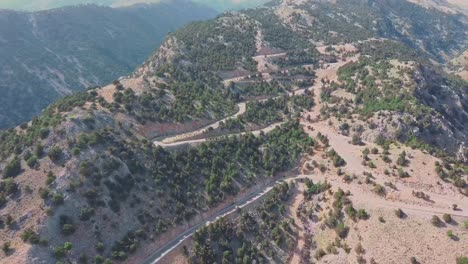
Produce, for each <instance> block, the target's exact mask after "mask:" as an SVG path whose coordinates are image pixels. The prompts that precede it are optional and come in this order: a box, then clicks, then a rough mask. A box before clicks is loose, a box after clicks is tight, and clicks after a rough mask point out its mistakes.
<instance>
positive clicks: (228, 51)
mask: <svg viewBox="0 0 468 264" xmlns="http://www.w3.org/2000/svg"><path fill="white" fill-rule="evenodd" d="M364 14H365V15H364ZM465 20H466V18H464V17H463V16H462V15H460V14H452V13H447V12H443V11H440V10H438V9H428V8H427V7H424V6H420V5H416V4H413V3H409V2H403V1H396V0H379V1H372V2H368V1H360V0H352V1H344V0H343V1H306V0H302V1H299V0H297V1H291V0H284V1H275V2H272V3H270V4H268V5H267V6H266V7H262V8H257V9H247V10H244V11H241V12H229V13H225V14H223V15H221V16H219V17H217V18H215V19H212V20H208V21H203V22H196V23H192V24H189V25H187V26H185V27H183V28H181V29H180V30H178V31H176V32H173V33H171V34H169V35H168V36H167V38H166V40H165V42H164V43H163V44H162V45H161V47H160V48H159V49H158V50H157V51H156V52H155V53H154V54H153V55H151V56H150V57H149V58H148V59H147V61H146V62H145V63H144V64H143V65H142V66H141V67H140V68H139V69H138V70H137V71H136V72H135V73H134V74H132V75H131V76H128V77H125V78H121V79H120V80H119V81H114V82H113V83H112V84H109V85H107V86H103V87H97V88H92V89H88V90H87V91H85V92H81V93H76V94H74V95H72V96H69V97H65V98H63V99H61V100H59V101H57V102H56V103H54V104H52V105H51V106H49V107H48V108H47V109H46V110H45V111H44V113H43V114H41V115H40V116H39V117H38V118H34V119H33V120H32V121H31V122H29V123H28V124H24V125H21V126H19V127H17V128H15V129H10V130H6V131H2V132H0V139H1V141H0V158H1V160H2V162H1V163H0V164H1V165H0V168H1V173H2V176H3V180H2V181H1V184H0V215H1V222H0V223H1V225H0V236H1V237H2V238H4V242H3V244H2V249H3V253H2V255H1V257H2V259H1V260H0V262H2V263H23V262H26V263H53V262H57V261H61V262H72V263H75V262H78V263H114V262H115V263H120V262H123V263H140V262H141V263H153V262H154V261H155V260H158V261H159V262H161V263H213V262H217V263H254V262H255V263H311V262H314V263H315V262H318V263H396V262H410V263H457V262H458V263H465V262H463V261H466V257H467V256H466V252H467V251H468V248H467V246H466V245H467V243H466V241H467V239H468V231H467V225H468V222H467V221H468V214H467V212H468V199H467V197H466V196H467V195H468V185H467V180H468V179H467V170H468V168H467V161H466V158H467V148H466V142H467V138H466V136H467V128H466V123H467V117H468V115H467V109H468V102H467V91H468V84H467V83H466V81H464V80H463V79H461V78H459V77H457V75H455V74H453V71H452V69H451V68H450V67H451V66H449V64H448V63H450V61H451V60H452V58H453V57H455V56H458V55H459V54H461V53H462V52H463V51H464V50H466V48H467V44H468V43H467V39H468V38H467V35H468V32H467V26H466V24H465ZM452 63H453V62H452ZM236 208H238V209H236ZM216 219H218V220H217V221H216ZM207 221H208V222H209V223H207ZM197 229H198V231H196V230H197ZM382 241H385V242H382ZM401 241H405V243H402V242H401Z"/></svg>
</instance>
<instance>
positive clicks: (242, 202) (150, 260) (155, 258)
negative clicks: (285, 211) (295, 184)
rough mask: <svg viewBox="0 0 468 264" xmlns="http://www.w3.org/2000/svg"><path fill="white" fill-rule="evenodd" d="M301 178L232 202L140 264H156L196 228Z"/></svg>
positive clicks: (287, 180) (266, 188)
mask: <svg viewBox="0 0 468 264" xmlns="http://www.w3.org/2000/svg"><path fill="white" fill-rule="evenodd" d="M301 178H304V176H302V175H300V176H297V177H294V178H288V179H286V180H284V179H279V180H276V181H274V182H272V183H270V184H267V185H266V186H264V187H263V188H261V189H260V190H257V191H253V192H251V193H250V194H248V195H246V196H244V197H242V198H240V199H239V200H237V201H236V202H234V203H232V204H230V205H228V206H226V207H225V208H223V209H221V210H220V211H218V212H217V213H216V214H214V215H212V216H210V217H209V218H207V219H204V220H202V221H200V222H199V223H197V224H195V225H194V226H192V227H190V228H189V229H187V230H185V231H184V232H183V233H182V234H180V235H178V236H177V237H176V238H174V239H173V240H172V241H171V242H169V243H167V244H165V245H164V246H162V247H161V248H159V249H158V250H156V251H155V252H154V253H152V254H151V256H149V257H148V258H147V259H146V260H145V261H144V262H142V263H143V264H155V263H158V262H159V261H160V260H161V259H162V258H164V257H165V256H166V255H167V254H169V253H170V252H171V251H172V250H174V249H175V248H177V246H179V245H180V244H181V243H182V242H184V241H185V240H186V239H187V238H189V237H191V236H192V235H193V234H194V233H195V231H197V230H198V228H200V227H202V226H204V225H209V224H210V223H212V222H214V221H216V220H217V219H219V218H221V217H225V216H228V215H230V214H232V213H234V212H235V211H236V210H237V208H243V207H245V206H247V205H249V204H251V203H253V202H255V201H257V200H258V199H260V198H261V197H263V196H264V195H265V194H267V193H268V192H270V191H271V190H272V189H273V187H275V186H276V185H277V184H279V183H282V182H288V183H289V182H291V181H295V180H299V179H301Z"/></svg>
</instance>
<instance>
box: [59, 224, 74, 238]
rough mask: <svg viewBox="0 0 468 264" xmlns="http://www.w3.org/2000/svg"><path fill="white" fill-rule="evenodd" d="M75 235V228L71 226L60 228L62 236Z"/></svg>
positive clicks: (66, 225)
mask: <svg viewBox="0 0 468 264" xmlns="http://www.w3.org/2000/svg"><path fill="white" fill-rule="evenodd" d="M73 233H75V227H74V226H73V224H64V225H63V226H62V234H63V235H65V236H69V235H71V234H73Z"/></svg>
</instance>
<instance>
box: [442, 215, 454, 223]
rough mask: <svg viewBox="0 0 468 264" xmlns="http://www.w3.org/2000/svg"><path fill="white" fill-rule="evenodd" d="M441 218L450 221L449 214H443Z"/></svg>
mask: <svg viewBox="0 0 468 264" xmlns="http://www.w3.org/2000/svg"><path fill="white" fill-rule="evenodd" d="M442 219H444V221H445V223H450V222H452V216H450V215H449V214H444V215H443V216H442Z"/></svg>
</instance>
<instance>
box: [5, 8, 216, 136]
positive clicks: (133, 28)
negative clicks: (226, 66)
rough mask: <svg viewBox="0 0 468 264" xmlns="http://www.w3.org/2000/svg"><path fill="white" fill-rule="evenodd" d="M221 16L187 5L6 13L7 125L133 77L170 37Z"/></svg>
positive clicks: (15, 123)
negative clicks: (65, 99)
mask: <svg viewBox="0 0 468 264" xmlns="http://www.w3.org/2000/svg"><path fill="white" fill-rule="evenodd" d="M215 14H216V12H215V11H214V10H212V9H209V8H208V7H204V6H200V5H196V4H192V3H190V2H187V1H175V2H170V3H161V4H153V5H138V6H130V7H125V8H109V7H103V6H95V5H84V6H76V7H64V8H59V9H54V10H48V11H40V12H31V13H27V12H16V11H9V10H0V61H2V65H1V66H0V78H1V80H2V81H1V83H0V92H1V94H2V96H1V98H0V105H1V106H0V127H1V128H7V127H12V126H15V125H18V124H20V123H22V122H25V121H28V120H30V119H31V117H32V116H34V115H37V114H39V113H40V112H41V110H42V109H44V108H45V107H46V106H47V105H49V104H50V103H52V102H53V101H55V100H57V99H58V98H60V97H62V96H64V95H68V94H70V93H72V92H76V91H81V90H84V89H85V88H88V87H91V86H97V85H102V84H106V83H109V82H111V81H112V80H114V79H118V78H119V77H120V76H123V75H127V74H129V73H131V72H132V71H133V70H134V69H135V68H136V67H137V66H138V65H140V64H141V63H142V62H143V61H144V60H145V59H146V58H147V57H148V56H149V54H151V52H152V51H153V50H154V49H155V48H156V47H157V46H158V45H159V44H160V43H161V41H162V40H163V39H164V36H165V35H166V34H167V33H168V32H171V31H173V30H175V29H177V28H178V27H179V26H181V25H183V24H185V23H188V22H191V21H194V20H200V19H206V18H210V17H212V16H214V15H215Z"/></svg>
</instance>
